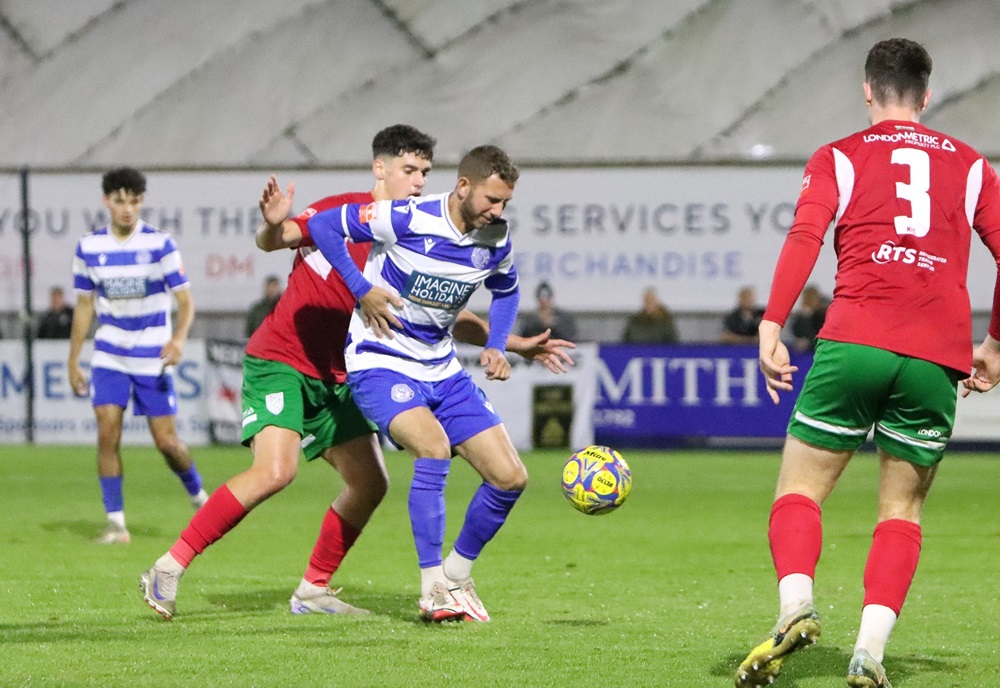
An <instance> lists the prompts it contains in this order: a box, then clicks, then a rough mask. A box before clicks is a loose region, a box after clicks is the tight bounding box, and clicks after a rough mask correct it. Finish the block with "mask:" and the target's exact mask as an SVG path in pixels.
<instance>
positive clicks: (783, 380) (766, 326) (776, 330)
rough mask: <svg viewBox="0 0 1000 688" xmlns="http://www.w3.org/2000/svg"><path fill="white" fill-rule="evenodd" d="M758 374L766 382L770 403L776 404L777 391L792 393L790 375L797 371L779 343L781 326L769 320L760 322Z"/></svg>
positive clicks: (782, 343)
mask: <svg viewBox="0 0 1000 688" xmlns="http://www.w3.org/2000/svg"><path fill="white" fill-rule="evenodd" d="M757 331H758V332H759V333H760V372H762V373H763V374H764V380H765V382H767V393H768V395H770V397H771V401H773V402H774V403H775V404H777V403H778V391H779V390H781V391H783V392H791V391H792V373H794V372H796V371H797V370H798V367H797V366H793V365H792V364H791V356H789V354H788V347H787V346H785V344H784V342H782V341H781V325H779V324H778V323H776V322H772V321H770V320H762V321H761V323H760V327H758V328H757Z"/></svg>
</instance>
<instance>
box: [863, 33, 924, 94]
mask: <svg viewBox="0 0 1000 688" xmlns="http://www.w3.org/2000/svg"><path fill="white" fill-rule="evenodd" d="M930 77H931V56H930V54H929V53H928V52H927V50H926V49H924V47H923V46H922V45H920V44H919V43H916V42H914V41H911V40H909V39H906V38H890V39H888V40H885V41H879V42H878V43H876V44H875V45H874V46H872V49H871V50H869V51H868V59H866V60H865V81H867V82H868V85H869V86H871V89H872V97H873V98H874V99H875V100H876V101H877V102H878V103H879V104H882V105H891V104H898V105H912V106H914V107H916V108H918V109H919V108H921V107H922V106H923V104H924V94H926V93H927V82H928V81H929V80H930Z"/></svg>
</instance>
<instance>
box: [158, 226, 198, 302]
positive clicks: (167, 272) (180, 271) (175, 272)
mask: <svg viewBox="0 0 1000 688" xmlns="http://www.w3.org/2000/svg"><path fill="white" fill-rule="evenodd" d="M160 267H161V268H162V269H163V279H164V280H165V281H166V283H167V285H168V286H169V287H170V290H171V291H177V290H178V289H183V288H184V287H188V286H190V284H191V283H190V282H189V281H188V278H187V274H185V272H184V263H183V262H182V261H181V252H180V251H178V250H177V244H176V243H174V240H173V238H172V237H169V236H168V237H166V240H165V241H164V242H163V249H162V251H161V253H160Z"/></svg>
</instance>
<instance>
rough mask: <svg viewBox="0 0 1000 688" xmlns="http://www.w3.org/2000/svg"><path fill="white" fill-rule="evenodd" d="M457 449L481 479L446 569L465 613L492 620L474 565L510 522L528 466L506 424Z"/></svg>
mask: <svg viewBox="0 0 1000 688" xmlns="http://www.w3.org/2000/svg"><path fill="white" fill-rule="evenodd" d="M456 450H457V452H458V453H459V454H460V455H461V456H462V457H463V458H465V459H466V460H467V461H468V462H469V464H470V465H471V466H472V467H473V468H475V469H476V471H477V472H478V473H479V475H481V476H482V478H483V482H482V484H481V485H480V486H479V488H478V489H477V490H476V493H475V494H474V495H473V497H472V501H471V502H470V503H469V507H468V509H467V510H466V512H465V522H464V523H463V524H462V530H461V531H460V532H459V534H458V538H456V540H455V545H454V547H453V548H452V551H451V552H450V553H449V554H448V557H447V558H446V559H445V561H444V573H445V576H446V577H447V578H448V580H449V582H450V583H451V584H452V585H457V586H459V595H458V597H459V600H460V601H461V602H462V603H463V605H464V606H465V609H466V616H467V618H470V619H473V620H476V621H489V620H490V615H489V613H488V612H487V611H486V608H485V607H484V606H483V603H482V601H481V600H480V599H479V595H478V593H477V592H476V588H475V584H474V583H473V582H472V565H473V564H474V563H475V561H476V559H478V558H479V555H480V554H481V553H482V551H483V548H484V547H485V546H486V543H488V542H489V541H490V540H492V539H493V537H494V536H495V535H496V534H497V532H498V531H499V530H500V528H501V527H502V526H503V524H504V523H505V522H506V521H507V517H508V515H509V514H510V512H511V510H512V509H513V508H514V504H515V503H516V502H517V500H518V497H520V496H521V493H522V492H523V491H524V488H525V486H526V485H527V483H528V471H527V469H526V468H525V467H524V464H523V463H521V457H520V456H518V453H517V450H516V449H515V448H514V444H513V442H511V440H510V436H509V435H508V434H507V429H506V428H505V427H504V426H503V424H500V425H494V426H492V427H490V428H487V429H486V430H483V431H482V432H479V433H477V434H476V435H474V436H472V437H470V438H469V439H467V440H466V441H464V442H462V443H461V444H459V445H458V446H457V447H456Z"/></svg>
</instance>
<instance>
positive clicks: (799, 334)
mask: <svg viewBox="0 0 1000 688" xmlns="http://www.w3.org/2000/svg"><path fill="white" fill-rule="evenodd" d="M829 305H830V302H829V300H828V299H827V298H826V297H825V296H823V294H821V293H820V291H819V289H818V288H817V287H816V285H815V284H809V285H806V288H805V289H803V290H802V298H801V299H800V300H799V310H798V311H797V312H796V313H795V314H793V315H792V322H791V331H792V335H793V336H794V337H795V348H796V349H798V350H799V351H812V350H813V349H815V348H816V335H818V334H819V331H820V328H821V327H823V321H824V320H826V309H827V306H829Z"/></svg>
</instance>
